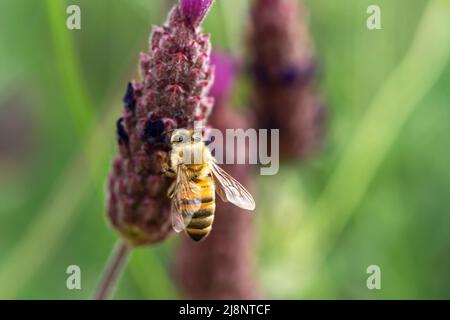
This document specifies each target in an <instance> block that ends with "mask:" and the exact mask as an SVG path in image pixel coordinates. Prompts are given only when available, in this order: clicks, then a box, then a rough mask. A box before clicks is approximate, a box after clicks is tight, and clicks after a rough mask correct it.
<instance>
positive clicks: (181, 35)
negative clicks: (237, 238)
mask: <svg viewBox="0 0 450 320" xmlns="http://www.w3.org/2000/svg"><path fill="white" fill-rule="evenodd" d="M196 2H198V3H200V4H201V5H199V4H196ZM210 5H211V1H181V4H180V5H178V6H175V7H174V8H173V9H172V11H171V12H170V14H169V17H168V20H167V22H166V23H165V24H164V26H163V27H155V28H154V30H153V32H152V36H151V39H150V43H149V44H150V46H149V50H148V52H145V53H141V57H140V71H141V77H142V78H141V79H140V80H139V81H132V82H131V83H129V84H128V86H127V88H126V93H125V97H124V104H125V108H124V109H123V112H122V115H121V116H120V118H119V120H118V121H117V123H116V127H117V135H118V142H119V146H118V148H119V154H118V155H117V157H116V158H115V160H114V161H113V165H112V170H111V173H110V175H109V180H108V202H107V205H108V218H109V221H110V222H111V224H112V226H113V227H114V229H116V230H117V231H118V232H119V233H120V234H121V236H122V238H123V240H124V241H125V242H127V244H129V245H131V246H139V245H150V244H153V243H157V242H159V241H162V240H164V239H165V238H166V237H167V236H168V235H169V234H170V233H171V232H172V223H171V217H170V200H169V198H168V197H167V195H166V193H167V189H168V187H169V185H170V183H171V182H172V181H171V179H169V178H168V177H166V176H165V175H164V174H162V171H163V170H162V168H163V164H164V163H165V161H166V159H167V156H168V150H169V149H170V145H169V143H168V141H169V138H170V137H169V132H170V131H171V130H172V129H175V128H193V127H194V123H198V122H200V123H201V124H202V125H206V122H207V120H208V117H209V114H210V113H211V110H212V107H213V102H214V101H213V98H212V97H210V96H209V94H208V92H209V88H210V87H211V85H212V82H213V76H214V74H213V68H212V66H211V63H210V54H211V43H210V41H209V36H207V35H205V34H203V33H202V32H201V29H200V28H199V26H200V22H201V19H202V18H203V17H204V16H205V14H206V12H207V9H208V8H209V6H210ZM182 6H183V8H182ZM187 13H189V14H187ZM193 21H195V23H196V24H195V27H194V28H193V25H192V23H193Z"/></svg>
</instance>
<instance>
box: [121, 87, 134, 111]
mask: <svg viewBox="0 0 450 320" xmlns="http://www.w3.org/2000/svg"><path fill="white" fill-rule="evenodd" d="M123 102H124V103H125V108H126V109H127V110H130V111H134V109H135V107H136V99H135V98H134V88H133V84H132V83H131V82H129V83H128V85H127V92H126V93H125V96H124V97H123Z"/></svg>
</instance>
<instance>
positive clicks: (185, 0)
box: [181, 0, 213, 25]
mask: <svg viewBox="0 0 450 320" xmlns="http://www.w3.org/2000/svg"><path fill="white" fill-rule="evenodd" d="M212 2H213V0H181V10H182V11H183V14H184V16H185V17H186V18H187V19H188V20H189V22H191V23H192V24H194V25H199V24H200V23H201V22H202V20H203V18H204V17H205V15H206V13H207V12H208V10H209V8H210V7H211V4H212Z"/></svg>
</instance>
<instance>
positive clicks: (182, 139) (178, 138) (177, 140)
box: [172, 134, 187, 143]
mask: <svg viewBox="0 0 450 320" xmlns="http://www.w3.org/2000/svg"><path fill="white" fill-rule="evenodd" d="M186 140H187V139H186V136H184V135H182V134H179V135H176V136H174V137H173V138H172V142H175V143H182V142H186Z"/></svg>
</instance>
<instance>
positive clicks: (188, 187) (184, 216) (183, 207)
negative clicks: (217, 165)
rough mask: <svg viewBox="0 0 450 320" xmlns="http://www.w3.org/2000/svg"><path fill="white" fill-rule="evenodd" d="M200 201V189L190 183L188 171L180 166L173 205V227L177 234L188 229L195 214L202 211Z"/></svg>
mask: <svg viewBox="0 0 450 320" xmlns="http://www.w3.org/2000/svg"><path fill="white" fill-rule="evenodd" d="M188 199H195V200H188ZM200 199H201V196H200V188H199V187H198V186H197V185H195V184H194V183H193V182H192V181H190V179H189V177H188V176H187V174H186V170H185V169H183V167H182V166H178V169H177V180H176V183H175V191H174V194H173V197H172V205H171V216H172V226H173V229H174V230H175V232H181V231H183V230H184V229H186V227H187V226H188V225H189V223H190V222H191V220H192V216H193V215H194V213H195V212H197V211H198V210H199V209H200V206H201V202H200ZM182 202H185V204H182Z"/></svg>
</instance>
